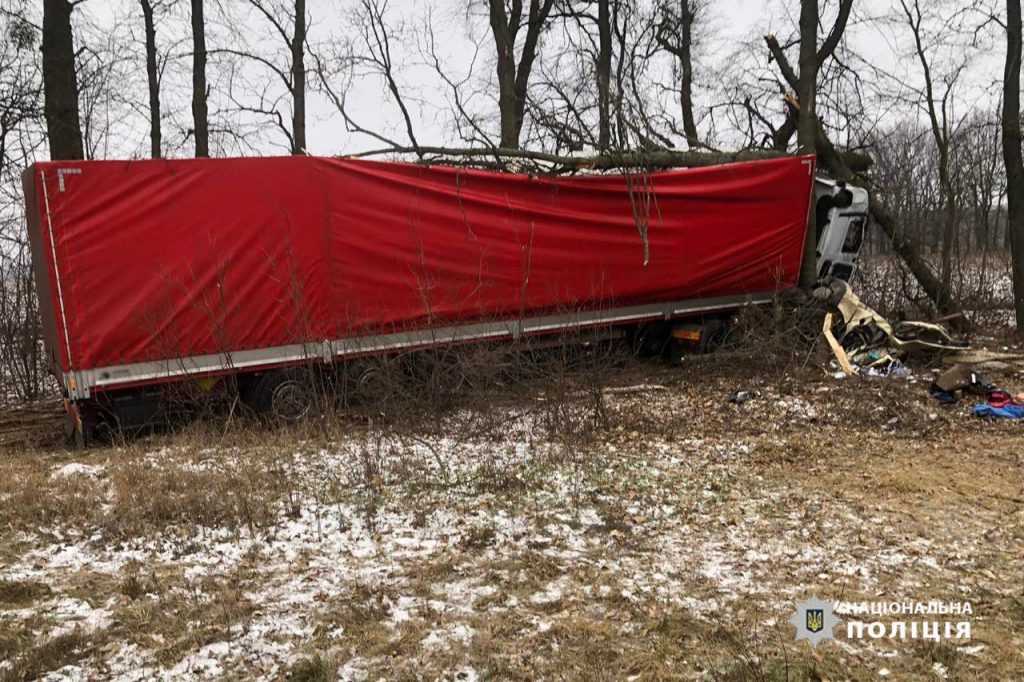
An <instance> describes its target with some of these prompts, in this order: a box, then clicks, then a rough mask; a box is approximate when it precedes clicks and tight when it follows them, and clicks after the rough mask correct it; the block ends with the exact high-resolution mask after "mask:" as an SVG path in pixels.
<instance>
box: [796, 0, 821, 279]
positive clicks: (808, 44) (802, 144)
mask: <svg viewBox="0 0 1024 682" xmlns="http://www.w3.org/2000/svg"><path fill="white" fill-rule="evenodd" d="M817 81H818V0H801V2H800V80H799V83H798V85H799V88H798V92H797V98H798V99H799V100H800V114H799V118H798V120H797V128H796V144H797V150H798V151H799V152H800V153H801V154H813V153H814V149H815V145H814V142H815V133H816V130H817V124H818V117H817V114H816V112H815V106H814V97H815V90H816V85H817ZM813 217H814V207H813V206H811V210H810V212H809V214H808V216H807V229H806V231H805V233H804V255H803V258H802V259H801V261H800V287H801V288H803V289H811V288H813V287H814V284H815V282H816V281H817V279H818V256H817V253H818V244H817V230H816V229H815V225H814V219H813Z"/></svg>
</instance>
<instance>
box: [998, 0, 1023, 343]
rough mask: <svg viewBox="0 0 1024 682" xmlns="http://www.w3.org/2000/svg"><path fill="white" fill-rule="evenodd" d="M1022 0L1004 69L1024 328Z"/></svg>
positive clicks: (1010, 207)
mask: <svg viewBox="0 0 1024 682" xmlns="http://www.w3.org/2000/svg"><path fill="white" fill-rule="evenodd" d="M1020 66H1021V17H1020V0H1006V65H1005V68H1004V70H1003V111H1002V122H1001V123H1002V132H1003V163H1004V164H1005V166H1006V204H1007V212H1006V218H1007V220H1006V229H1007V236H1008V237H1009V242H1010V254H1011V256H1012V259H1013V265H1012V269H1013V310H1014V314H1015V315H1016V318H1017V331H1018V332H1020V331H1021V330H1022V329H1024V159H1022V157H1021V149H1020V145H1021V130H1020Z"/></svg>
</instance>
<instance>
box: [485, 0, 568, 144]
mask: <svg viewBox="0 0 1024 682" xmlns="http://www.w3.org/2000/svg"><path fill="white" fill-rule="evenodd" d="M523 1H524V0H488V9H489V18H490V26H491V34H492V36H493V37H494V48H495V58H496V60H497V75H498V111H499V113H500V116H501V143H500V144H501V146H502V147H504V148H507V149H518V148H519V136H520V134H521V132H522V129H523V118H524V115H525V111H526V98H527V88H528V87H529V84H530V72H531V71H532V70H533V63H534V60H536V58H537V50H538V44H539V42H540V34H541V31H543V30H544V28H545V26H546V25H547V23H548V19H549V16H550V14H551V9H552V7H553V6H554V0H527V1H528V2H529V6H528V8H526V10H527V14H526V15H525V16H524V15H523V9H524V7H523ZM524 26H525V28H526V35H525V36H524V39H523V42H522V47H521V48H520V54H519V61H518V63H517V62H516V44H517V38H518V36H519V32H520V31H521V30H522V29H523V28H524Z"/></svg>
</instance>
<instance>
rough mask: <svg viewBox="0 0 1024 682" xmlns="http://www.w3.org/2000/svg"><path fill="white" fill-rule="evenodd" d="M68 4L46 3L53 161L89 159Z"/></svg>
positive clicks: (45, 55)
mask: <svg viewBox="0 0 1024 682" xmlns="http://www.w3.org/2000/svg"><path fill="white" fill-rule="evenodd" d="M71 9H72V5H71V3H70V2H68V0H44V2H43V44H42V49H43V90H44V103H43V110H44V115H45V118H46V137H47V140H48V141H49V144H50V158H51V159H82V158H85V154H84V152H83V147H82V127H81V121H80V119H79V115H78V81H77V76H76V71H75V41H74V36H73V34H72V32H71Z"/></svg>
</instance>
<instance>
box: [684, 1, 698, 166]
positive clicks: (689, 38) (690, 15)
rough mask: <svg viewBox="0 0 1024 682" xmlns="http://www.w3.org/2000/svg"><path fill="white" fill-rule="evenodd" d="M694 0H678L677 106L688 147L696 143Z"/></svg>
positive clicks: (691, 147) (693, 146)
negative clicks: (694, 114)
mask: <svg viewBox="0 0 1024 682" xmlns="http://www.w3.org/2000/svg"><path fill="white" fill-rule="evenodd" d="M694 2H695V0H680V3H679V4H680V7H679V31H680V47H681V48H682V49H681V51H680V54H679V70H680V71H681V74H680V83H679V106H680V107H681V108H682V110H683V134H684V135H686V143H687V144H688V145H689V147H690V149H693V148H695V147H696V146H697V144H698V139H697V122H696V121H695V120H694V118H693V58H692V54H691V52H692V50H691V47H692V46H693V22H694V20H695V19H696V14H695V12H694Z"/></svg>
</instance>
